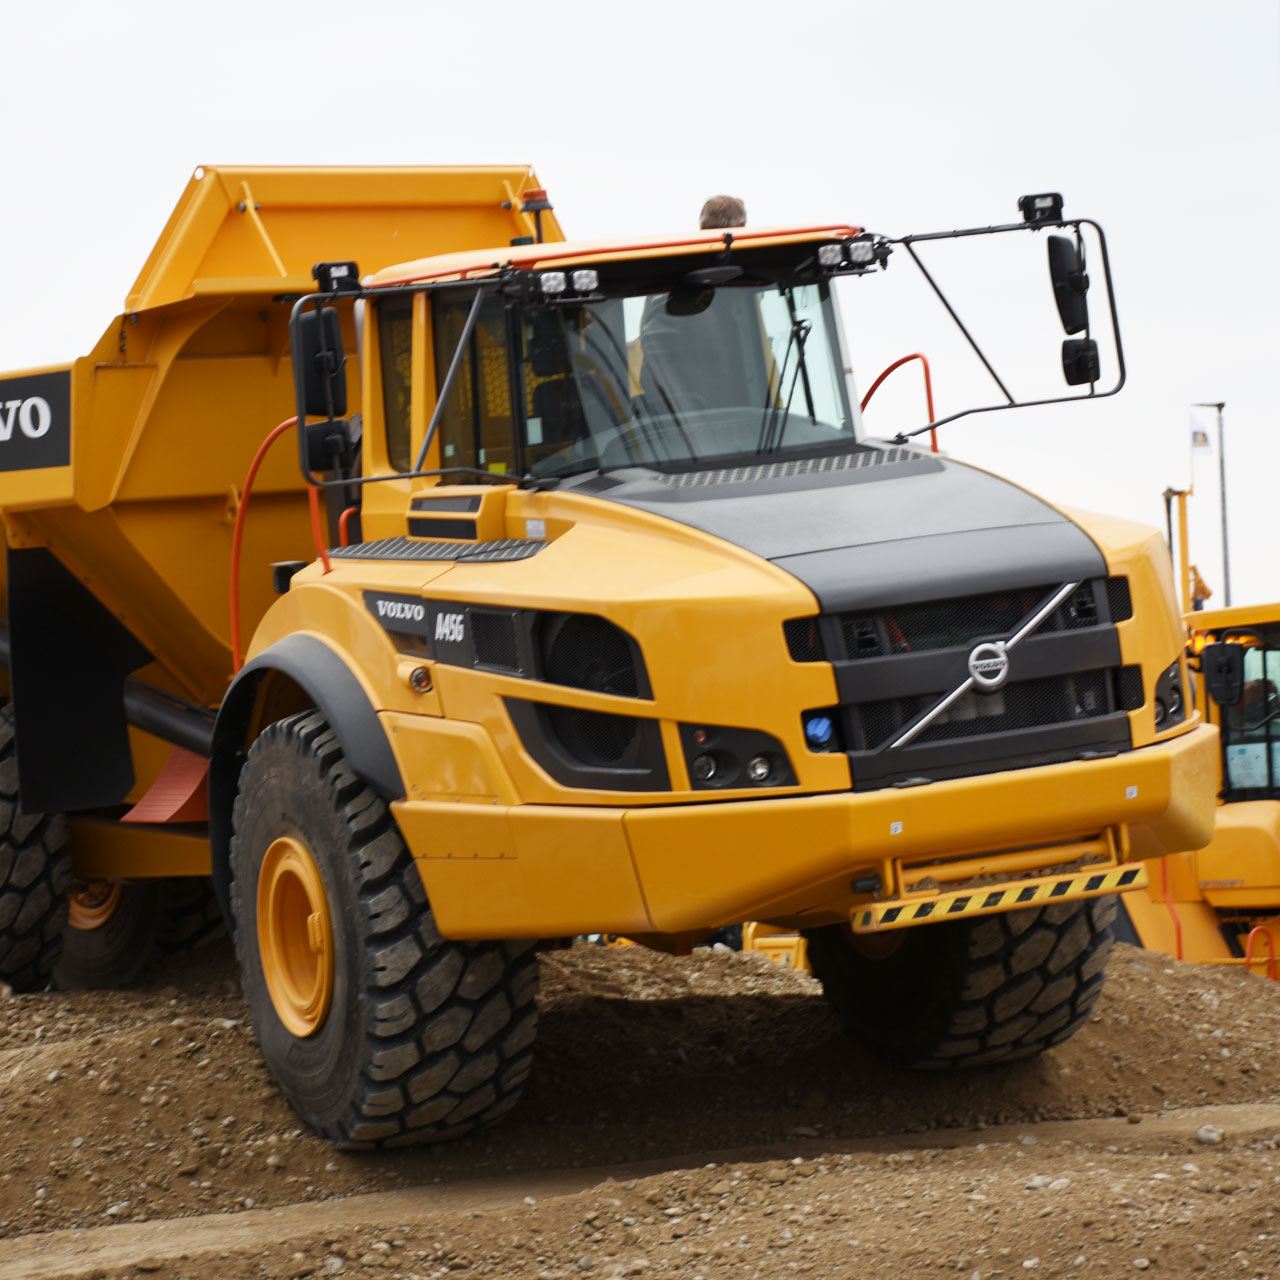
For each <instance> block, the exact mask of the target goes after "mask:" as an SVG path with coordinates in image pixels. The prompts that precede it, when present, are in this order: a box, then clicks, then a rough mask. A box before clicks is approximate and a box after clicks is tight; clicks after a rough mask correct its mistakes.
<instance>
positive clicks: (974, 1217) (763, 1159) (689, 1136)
mask: <svg viewBox="0 0 1280 1280" xmlns="http://www.w3.org/2000/svg"><path fill="white" fill-rule="evenodd" d="M541 963H542V971H543V994H542V1000H541V1026H540V1034H539V1059H538V1062H537V1066H536V1067H535V1072H534V1075H533V1077H532V1079H531V1082H530V1086H529V1088H528V1091H527V1092H526V1094H525V1098H524V1101H523V1102H522V1104H521V1106H520V1107H519V1108H518V1109H517V1111H516V1113H515V1114H514V1115H513V1116H512V1117H511V1119H510V1120H508V1121H506V1122H504V1123H503V1124H502V1125H501V1126H500V1127H498V1128H495V1129H494V1130H491V1131H490V1132H488V1133H486V1134H482V1135H478V1136H474V1137H471V1138H467V1139H465V1140H463V1141H461V1142H457V1143H454V1144H452V1145H448V1146H443V1147H435V1148H428V1149H425V1150H422V1151H417V1152H396V1153H394V1154H386V1155H379V1154H358V1155H352V1154H341V1153H337V1152H335V1151H333V1150H332V1149H331V1148H329V1147H328V1146H326V1145H325V1144H323V1143H321V1142H320V1141H318V1140H317V1139H315V1138H313V1137H311V1135H310V1134H309V1133H306V1132H304V1131H303V1130H302V1129H301V1128H300V1126H299V1124H298V1122H297V1120H296V1119H295V1117H294V1116H293V1114H292V1113H291V1112H290V1111H289V1109H288V1108H287V1107H286V1106H285V1104H284V1103H283V1102H282V1101H281V1099H280V1098H279V1096H278V1095H277V1094H276V1092H275V1090H274V1088H273V1086H272V1085H271V1083H270V1081H269V1079H268V1076H267V1073H266V1071H265V1069H264V1067H263V1066H262V1063H261V1060H260V1059H259V1057H258V1054H257V1050H256V1048H255V1045H254V1043H253V1039H252V1036H251V1035H250V1033H249V1030H248V1026H247V1020H246V1018H245V1015H244V1010H243V1006H242V1005H241V1002H240V997H239V989H238V981H237V976H236V971H235V968H234V964H233V961H232V958H231V955H230V951H229V948H228V947H227V945H226V944H225V942H224V943H222V944H218V945H215V946H213V947H209V948H206V949H204V950H203V951H199V952H197V953H195V954H194V955H193V956H190V957H188V958H186V959H185V960H184V961H182V962H181V963H180V964H179V965H177V966H171V967H170V968H169V969H168V970H166V971H165V972H163V973H158V974H153V975H151V976H150V977H149V978H148V979H147V980H146V981H145V982H144V983H143V984H142V985H141V986H140V987H139V988H138V989H136V990H133V991H129V992H114V993H94V994H89V993H69V992H55V993H47V994H42V995H31V996H20V997H15V996H10V997H8V998H7V999H4V1000H3V1001H0V1149H2V1150H3V1151H4V1153H5V1158H4V1160H3V1161H0V1280H55V1278H58V1277H98V1278H99V1280H108V1278H109V1280H116V1278H117V1277H136V1276H148V1275H149V1276H158V1277H161V1278H162V1280H179V1278H180V1277H186V1278H187V1280H215V1278H216V1280H224V1278H229V1277H261V1276H267V1277H287V1278H289V1280H293V1278H295V1277H304V1276H320V1277H322V1276H329V1275H342V1276H347V1277H372V1276H378V1277H383V1276H392V1277H413V1276H418V1277H423V1278H424V1280H425V1278H426V1277H442V1276H446V1275H449V1274H452V1273H458V1274H460V1275H463V1276H465V1275H468V1274H470V1275H476V1276H485V1277H505V1276H513V1277H520V1278H521V1280H581V1278H583V1277H615V1276H646V1277H653V1278H654V1280H662V1278H665V1277H680V1278H681V1280H698V1277H701V1280H722V1278H725V1277H735V1278H736V1277H754V1276H761V1277H777V1276H786V1275H790V1274H792V1273H794V1274H797V1275H813V1276H835V1277H855V1276H858V1277H860V1276H893V1277H899V1276H902V1277H915V1276H929V1277H941V1276H947V1275H956V1276H960V1277H963V1278H965V1280H971V1278H972V1277H974V1276H977V1277H979V1278H980V1280H987V1278H988V1277H997V1276H1003V1277H1012V1276H1022V1275H1025V1274H1026V1273H1028V1272H1033V1273H1038V1274H1043V1275H1046V1276H1055V1277H1056V1276H1062V1275H1071V1276H1082V1277H1102V1276H1108V1277H1110V1276H1114V1275H1116V1274H1126V1273H1129V1272H1134V1271H1144V1270H1150V1271H1153V1272H1157V1273H1163V1274H1165V1275H1170V1276H1178V1275H1195V1274H1204V1275H1206V1276H1232V1277H1235V1276H1240V1277H1252V1276H1278V1277H1280V1059H1278V1058H1277V1054H1276V1046H1277V1044H1280V986H1277V984H1275V983H1269V982H1266V981H1264V980H1263V979H1261V978H1257V977H1253V976H1251V975H1247V974H1245V973H1242V972H1240V971H1238V970H1233V969H1224V968H1218V967H1213V966H1199V967H1193V966H1190V965H1184V964H1179V963H1176V962H1174V961H1172V960H1169V959H1168V958H1166V957H1164V956H1159V955H1155V954H1152V953H1147V952H1142V951H1137V950H1134V949H1132V948H1128V947H1123V946H1121V947H1118V948H1117V949H1116V952H1115V954H1114V957H1113V959H1112V963H1111V966H1110V970H1109V978H1108V984H1107V988H1106V990H1105V992H1104V994H1103V997H1102V999H1101V1001H1100V1002H1099V1005H1098V1008H1097V1011H1096V1013H1095V1015H1094V1017H1093V1019H1092V1021H1091V1022H1090V1024H1088V1025H1087V1026H1086V1027H1085V1028H1084V1030H1082V1031H1081V1032H1080V1033H1079V1034H1078V1035H1077V1036H1076V1037H1075V1038H1074V1039H1073V1040H1071V1041H1069V1042H1068V1043H1067V1044H1065V1045H1062V1046H1060V1047H1058V1048H1057V1049H1055V1050H1053V1051H1052V1052H1050V1053H1049V1054H1047V1055H1045V1056H1043V1057H1041V1058H1038V1059H1035V1060H1033V1061H1031V1062H1027V1063H1022V1064H1016V1065H1012V1066H1006V1067H1001V1068H994V1069H988V1070H985V1071H979V1072H971V1073H966V1074H961V1075H951V1076H947V1075H928V1074H923V1075H907V1074H903V1073H900V1072H896V1071H893V1070H890V1069H888V1068H886V1067H884V1066H882V1065H880V1064H878V1063H877V1062H876V1061H875V1060H874V1059H870V1058H868V1057H867V1056H866V1055H864V1054H863V1053H862V1052H860V1051H859V1050H858V1049H857V1048H856V1047H855V1046H853V1045H852V1044H851V1043H850V1042H849V1041H848V1040H847V1039H846V1038H845V1037H844V1036H843V1035H842V1034H841V1032H840V1029H839V1027H838V1026H837V1025H836V1023H835V1021H834V1019H833V1018H832V1017H831V1016H830V1015H829V1014H828V1012H827V1010H826V1007H825V1005H824V1003H823V1001H822V999H821V995H820V993H819V991H818V988H817V985H816V984H815V983H814V982H812V981H811V980H810V979H809V978H808V977H807V976H805V975H802V974H796V973H792V972H790V971H789V970H786V969H782V968H779V967H777V966H773V965H771V964H770V963H769V962H768V961H766V960H763V959H761V958H758V957H743V956H739V955H734V954H729V953H724V952H709V951H699V952H696V953H695V954H694V955H693V956H691V957H689V958H686V959H674V958H670V957H664V956H658V955H655V954H652V953H650V952H646V951H643V950H641V949H639V948H616V949H605V948H599V947H592V946H589V945H586V944H578V945H577V946H575V947H574V948H573V949H572V950H571V951H566V952H556V953H550V954H548V955H545V956H544V957H542V961H541ZM1204 1139H1209V1141H1207V1142H1206V1141H1205V1140H1204Z"/></svg>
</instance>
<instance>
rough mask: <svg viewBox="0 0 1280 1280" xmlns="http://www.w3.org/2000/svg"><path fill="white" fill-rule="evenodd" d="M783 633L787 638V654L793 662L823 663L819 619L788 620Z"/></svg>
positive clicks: (783, 626)
mask: <svg viewBox="0 0 1280 1280" xmlns="http://www.w3.org/2000/svg"><path fill="white" fill-rule="evenodd" d="M782 633H783V635H785V636H786V638H787V652H788V653H790V654H791V660H792V661H793V662H821V661H822V641H821V639H820V638H819V636H818V620H817V618H788V619H787V620H786V622H784V623H783V624H782Z"/></svg>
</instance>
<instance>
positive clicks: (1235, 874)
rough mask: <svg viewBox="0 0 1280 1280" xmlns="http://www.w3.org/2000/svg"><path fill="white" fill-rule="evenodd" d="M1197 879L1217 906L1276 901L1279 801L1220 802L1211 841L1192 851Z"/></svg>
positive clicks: (1279, 890)
mask: <svg viewBox="0 0 1280 1280" xmlns="http://www.w3.org/2000/svg"><path fill="white" fill-rule="evenodd" d="M1196 879H1197V887H1198V889H1199V891H1200V892H1201V893H1202V894H1203V895H1204V898H1205V900H1206V901H1207V902H1209V903H1210V904H1211V905H1212V906H1215V907H1234V908H1240V907H1253V908H1261V907H1276V906H1280V801H1275V800H1244V801H1239V802H1237V803H1235V804H1228V805H1223V806H1222V807H1221V808H1220V809H1219V810H1218V821H1217V826H1216V828H1215V830H1214V835H1213V842H1212V843H1211V844H1210V845H1209V846H1208V848H1205V849H1201V850H1200V852H1199V853H1198V854H1196Z"/></svg>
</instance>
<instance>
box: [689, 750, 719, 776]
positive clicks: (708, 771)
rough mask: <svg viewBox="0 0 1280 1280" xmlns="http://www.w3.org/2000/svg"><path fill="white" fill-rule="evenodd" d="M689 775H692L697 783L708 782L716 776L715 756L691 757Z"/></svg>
mask: <svg viewBox="0 0 1280 1280" xmlns="http://www.w3.org/2000/svg"><path fill="white" fill-rule="evenodd" d="M689 771H690V773H692V774H693V777H694V780H695V781H697V782H710V781H711V779H712V778H714V777H715V776H716V758H715V756H709V755H701V756H694V757H693V764H692V766H691V767H690V770H689Z"/></svg>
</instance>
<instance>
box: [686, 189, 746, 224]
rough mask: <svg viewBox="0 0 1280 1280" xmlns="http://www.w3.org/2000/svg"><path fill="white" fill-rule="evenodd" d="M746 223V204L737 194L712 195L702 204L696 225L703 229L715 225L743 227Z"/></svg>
mask: <svg viewBox="0 0 1280 1280" xmlns="http://www.w3.org/2000/svg"><path fill="white" fill-rule="evenodd" d="M746 225H747V206H746V205H745V204H743V203H742V201H741V200H739V199H738V197H737V196H712V197H711V199H710V200H708V201H707V203H706V204H704V205H703V206H702V212H701V213H700V214H699V215H698V226H699V227H701V228H702V230H703V231H710V230H711V229H713V228H715V227H745V226H746Z"/></svg>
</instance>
